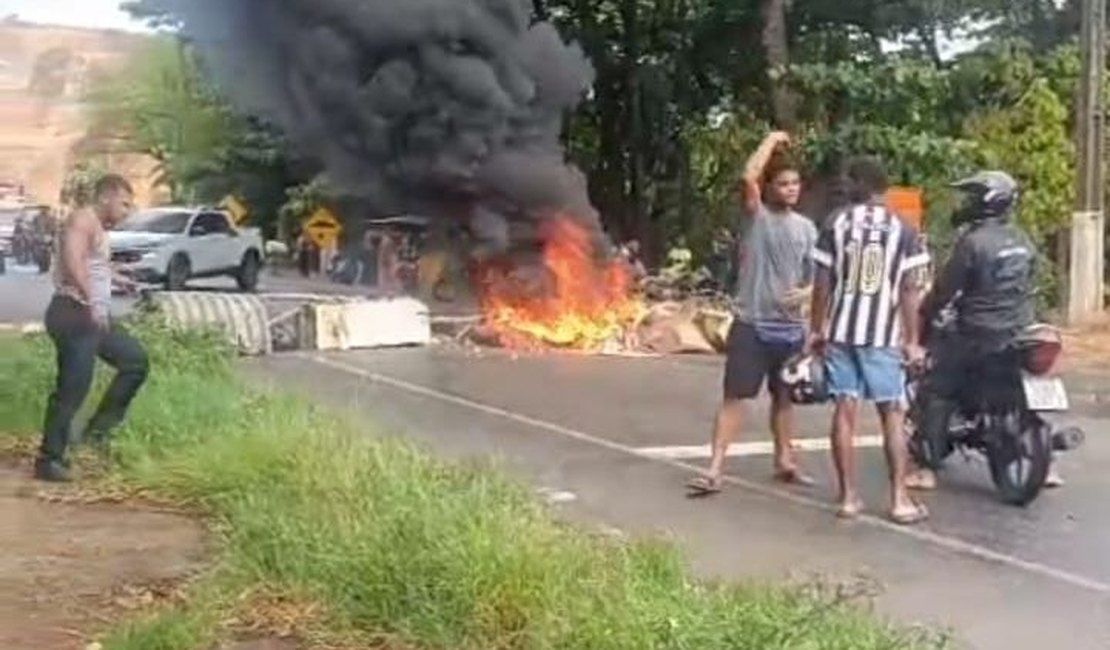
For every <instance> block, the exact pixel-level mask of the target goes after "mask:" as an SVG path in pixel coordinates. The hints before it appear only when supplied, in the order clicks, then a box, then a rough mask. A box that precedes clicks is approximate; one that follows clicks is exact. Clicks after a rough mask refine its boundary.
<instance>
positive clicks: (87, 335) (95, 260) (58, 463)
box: [35, 174, 148, 482]
mask: <svg viewBox="0 0 1110 650" xmlns="http://www.w3.org/2000/svg"><path fill="white" fill-rule="evenodd" d="M131 204H132V191H131V185H130V184H129V183H128V182H127V181H126V180H125V179H124V178H123V177H121V176H117V175H114V174H111V175H108V176H105V177H104V178H102V179H101V180H100V181H99V182H97V184H96V187H95V189H94V193H93V202H92V204H91V205H85V206H81V207H79V208H77V209H76V210H74V212H73V213H72V214H71V215H70V216H69V218H68V219H67V220H66V222H65V223H64V224H62V228H61V232H60V241H59V249H58V264H57V266H56V269H55V274H54V287H55V290H54V298H53V299H52V300H51V301H50V306H49V307H48V308H47V310H46V331H47V333H48V334H49V335H50V339H51V340H52V341H53V342H54V348H55V350H56V353H57V363H58V371H57V373H58V374H57V383H56V385H55V388H54V393H53V394H52V395H51V396H50V401H49V402H48V403H47V407H46V421H45V424H44V426H43V436H42V448H41V450H40V453H39V457H38V460H37V461H36V462H35V476H36V478H39V479H41V480H44V481H53V482H64V481H68V480H69V472H68V465H69V463H68V461H67V460H66V448H67V447H68V445H69V443H70V440H71V438H72V434H71V426H72V423H73V418H74V416H75V415H77V411H78V410H80V408H81V404H82V403H83V402H84V401H85V398H86V397H87V396H88V393H89V388H90V386H91V385H92V380H93V370H94V369H95V366H96V358H97V357H100V358H101V359H102V360H103V361H105V362H106V363H108V364H109V365H110V366H113V367H114V368H115V369H116V376H115V378H114V379H113V380H112V383H111V385H109V386H108V390H107V391H106V392H105V393H104V398H103V400H102V401H101V403H100V406H99V407H98V408H97V410H96V412H95V413H94V414H93V416H92V419H91V420H89V424H88V426H87V427H86V429H85V434H84V436H82V437H83V439H84V441H85V442H88V443H90V444H92V445H94V446H95V447H97V448H98V449H99V450H101V451H102V452H105V451H107V446H108V440H109V434H110V433H111V431H112V429H113V428H115V427H116V426H117V425H118V424H119V423H120V422H122V421H123V418H124V415H125V414H126V412H127V407H128V405H130V403H131V400H132V399H133V398H134V397H135V395H136V393H138V392H139V388H140V387H142V385H143V382H144V381H145V380H146V375H147V368H148V363H147V356H146V352H144V351H143V348H142V346H141V345H140V344H139V342H138V341H136V340H135V339H134V338H132V336H131V335H130V334H128V333H127V332H126V331H124V330H123V328H121V327H120V326H119V325H118V324H116V323H115V322H113V321H112V319H111V315H110V308H111V300H112V283H113V282H116V283H117V284H119V285H122V286H123V287H125V288H126V287H132V288H133V287H134V283H133V282H132V281H131V280H129V279H127V278H124V277H122V276H119V275H117V274H115V273H114V272H113V271H112V267H111V262H110V255H109V251H108V235H107V233H106V230H109V229H111V228H112V227H113V226H115V225H116V224H117V223H119V222H120V221H122V220H123V219H124V218H125V217H126V216H127V215H128V214H129V213H130V211H131Z"/></svg>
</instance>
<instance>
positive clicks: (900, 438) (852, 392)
mask: <svg viewBox="0 0 1110 650" xmlns="http://www.w3.org/2000/svg"><path fill="white" fill-rule="evenodd" d="M847 176H848V182H849V192H850V195H849V198H850V201H851V204H850V205H849V206H848V207H847V208H845V209H842V210H840V211H839V212H837V213H834V214H833V216H832V217H831V218H830V220H829V222H828V223H827V224H826V226H825V227H824V228H823V229H822V231H821V235H820V237H819V239H818V241H817V247H816V249H815V250H814V252H813V260H814V262H815V263H816V265H817V277H816V281H815V284H814V294H813V307H812V310H811V314H810V317H811V326H810V332H811V334H810V342H809V343H808V344H807V353H809V354H814V353H816V354H820V355H823V356H824V361H825V364H826V380H827V382H828V389H829V394H830V395H832V396H833V398H834V399H835V400H836V410H835V413H834V415H833V423H832V433H831V438H832V449H833V460H834V463H835V465H836V474H837V480H838V482H839V487H840V497H839V498H840V509H839V511H838V513H837V514H838V516H840V517H843V518H852V517H855V516H857V515H858V514H859V513H860V511H861V510H862V508H863V502H862V500H861V499H860V496H859V492H858V490H857V488H856V477H855V448H854V446H853V440H852V438H853V437H854V436H855V433H856V420H857V413H858V410H859V402H860V401H861V400H867V401H871V402H874V403H875V404H876V406H877V408H878V411H879V417H880V419H881V421H882V429H883V439H884V449H885V451H886V457H887V464H888V466H889V469H890V490H891V507H890V518H891V520H893V521H894V522H896V523H899V524H913V523H917V522H919V521H922V520H924V519H925V518H926V517H928V512H927V511H926V509H925V507H924V506H922V505H920V504H917V503H915V502H914V501H913V500H912V499H911V498H910V496H909V493H908V491H907V488H906V484H905V480H906V476H907V471H908V465H909V458H908V452H907V448H906V441H905V435H904V431H903V421H904V417H905V411H904V406H903V403H904V400H903V397H904V395H905V373H904V370H903V362H907V363H915V362H917V361H919V360H920V359H921V358H922V357H923V352H922V351H921V348H920V346H919V341H918V331H917V330H918V319H917V311H918V307H919V304H920V300H921V281H920V270H921V269H923V268H924V267H925V266H926V265H927V264H928V263H929V255H928V253H927V252H926V251H925V249H924V248H923V247H922V246H921V238H920V237H919V235H918V233H917V232H916V230H915V229H914V228H913V226H911V225H910V224H908V223H906V222H905V221H903V220H902V219H901V218H899V217H898V215H896V214H894V213H893V212H891V211H889V210H887V208H886V207H885V205H884V201H883V195H884V193H885V192H886V190H887V178H886V173H885V171H884V170H883V167H882V164H881V163H880V162H879V161H878V160H877V159H874V158H870V157H863V158H858V159H855V160H853V161H851V162H850V163H849V165H848V173H847Z"/></svg>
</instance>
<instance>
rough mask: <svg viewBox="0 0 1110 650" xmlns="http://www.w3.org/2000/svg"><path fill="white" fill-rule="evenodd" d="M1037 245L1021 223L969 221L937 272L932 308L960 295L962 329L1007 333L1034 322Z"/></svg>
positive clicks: (971, 334)
mask: <svg viewBox="0 0 1110 650" xmlns="http://www.w3.org/2000/svg"><path fill="white" fill-rule="evenodd" d="M1036 255H1037V252H1036V249H1035V248H1034V247H1033V243H1032V242H1031V241H1030V240H1029V237H1028V236H1026V234H1025V233H1024V232H1022V230H1021V229H1020V228H1018V227H1017V226H1015V225H1013V224H1011V223H1008V222H1003V221H999V220H996V219H988V220H985V221H981V222H977V223H973V224H971V225H970V226H969V227H968V230H967V231H966V232H964V233H963V234H962V235H961V236H960V238H959V239H958V240H957V241H956V245H955V247H954V249H953V251H952V257H951V258H950V259H949V260H948V264H947V265H946V266H945V268H944V270H943V271H942V272H941V274H940V275H939V277H938V278H937V281H936V284H935V285H934V287H933V292H932V296H931V298H930V300H929V308H928V313H929V316H930V318H932V317H934V316H935V315H936V313H937V310H939V309H941V308H943V307H944V306H945V305H947V304H949V303H950V302H952V301H953V299H955V302H954V304H953V306H954V307H955V309H956V321H957V326H958V328H959V330H960V333H961V334H962V335H964V336H969V337H978V336H983V337H990V338H998V337H1003V338H1008V337H1009V336H1012V335H1014V334H1016V333H1017V332H1019V331H1021V330H1022V329H1024V328H1025V327H1028V326H1029V325H1031V324H1032V323H1033V318H1034V303H1033V288H1034V277H1033V274H1034V272H1035V269H1036Z"/></svg>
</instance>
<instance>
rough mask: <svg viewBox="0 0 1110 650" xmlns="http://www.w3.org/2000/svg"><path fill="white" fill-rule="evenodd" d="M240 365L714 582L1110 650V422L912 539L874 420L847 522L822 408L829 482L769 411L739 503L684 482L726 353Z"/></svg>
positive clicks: (13, 312)
mask: <svg viewBox="0 0 1110 650" xmlns="http://www.w3.org/2000/svg"><path fill="white" fill-rule="evenodd" d="M283 282H285V280H282V279H280V278H276V279H275V278H271V279H268V280H267V282H266V286H267V288H268V289H269V290H282V291H288V290H293V287H287V286H285V285H283ZM48 297H49V283H48V281H47V280H46V279H45V278H42V277H39V276H35V275H33V274H23V273H19V272H9V274H8V275H7V276H3V277H0V322H5V321H9V322H10V321H15V320H21V319H26V318H27V317H30V318H39V317H41V316H40V315H41V310H42V308H43V307H44V306H45V301H46V300H48ZM126 306H127V305H126V304H121V308H126ZM28 315H29V316H28ZM245 369H246V371H247V373H248V375H249V376H250V377H252V378H253V379H254V380H255V381H257V382H259V383H260V384H272V385H275V386H279V387H281V388H284V389H292V390H294V391H298V392H302V393H304V394H306V395H309V396H311V397H313V398H314V399H317V400H320V401H324V402H330V403H331V404H333V405H335V406H338V407H340V408H342V409H345V410H347V411H348V412H350V413H351V414H352V415H353V416H354V417H357V418H360V419H362V420H364V421H365V422H366V424H367V428H368V430H371V431H377V432H385V433H394V434H398V435H404V436H407V437H410V438H413V439H415V440H418V441H420V442H421V443H423V444H425V445H427V446H428V447H429V448H430V449H431V450H433V451H434V452H436V453H439V454H443V455H448V456H457V457H474V456H477V457H489V456H494V457H497V458H500V459H501V460H502V461H503V462H504V463H505V464H506V465H507V467H508V468H509V469H510V470H511V471H514V472H516V473H519V474H520V475H521V476H523V477H525V478H526V479H528V480H529V481H531V482H532V483H533V484H534V485H535V486H536V487H537V488H541V489H543V490H544V491H545V494H548V495H550V496H551V498H552V501H553V502H557V504H558V505H556V507H557V508H559V509H560V510H562V511H563V512H565V514H566V515H567V516H569V517H572V518H576V519H582V520H585V521H589V522H593V523H599V524H601V525H604V526H608V527H611V528H615V529H618V530H620V531H623V532H625V533H627V534H631V535H640V534H649V533H652V534H656V533H658V534H663V535H666V536H668V537H670V538H672V539H674V540H676V541H677V542H678V543H680V544H681V545H682V546H683V547H684V548H685V549H686V550H687V552H688V556H689V557H690V559H691V561H692V563H693V564H694V566H695V568H696V569H697V570H698V571H700V572H701V573H703V574H704V575H706V576H711V577H722V578H729V579H736V578H755V579H781V578H784V577H785V578H792V579H809V578H811V577H813V576H823V577H825V578H829V579H833V580H854V579H857V578H859V577H861V576H862V577H866V578H867V579H868V580H872V581H874V583H875V584H876V585H877V587H878V590H879V592H878V595H877V597H876V601H875V603H876V607H877V610H878V611H879V612H880V613H882V614H885V615H888V616H890V617H892V618H894V619H895V620H898V621H900V622H902V623H905V624H925V625H930V626H936V627H941V628H950V629H952V630H953V631H954V634H955V635H956V637H957V639H959V640H960V641H961V642H962V644H966V645H967V646H969V647H973V648H982V649H989V650H993V649H995V648H997V649H1000V650H1001V649H1017V650H1022V649H1025V648H1030V649H1034V648H1037V649H1039V648H1045V647H1052V645H1056V646H1058V647H1062V648H1065V647H1066V648H1069V650H1071V649H1075V650H1086V649H1088V648H1090V649H1092V650H1093V649H1096V648H1098V649H1105V648H1110V552H1108V551H1110V509H1108V508H1107V507H1106V505H1105V500H1104V499H1105V496H1104V495H1106V494H1107V493H1108V491H1110V440H1107V438H1106V436H1105V432H1106V430H1107V427H1108V425H1110V416H1108V415H1107V414H1105V413H1100V412H1099V410H1097V409H1095V410H1089V409H1088V410H1087V411H1086V415H1079V416H1076V417H1075V418H1074V419H1075V420H1076V421H1077V423H1079V424H1080V425H1082V426H1083V427H1084V428H1085V429H1086V430H1087V433H1088V438H1087V445H1086V446H1085V447H1084V448H1083V449H1081V450H1080V451H1078V452H1076V453H1074V454H1071V455H1069V456H1066V457H1065V458H1064V459H1063V461H1062V468H1063V471H1064V473H1065V476H1066V478H1067V479H1068V485H1067V486H1066V487H1065V488H1063V489H1062V490H1058V491H1053V492H1047V493H1045V494H1044V495H1043V496H1042V498H1041V499H1040V500H1038V501H1037V502H1036V503H1034V504H1033V505H1032V506H1031V507H1029V508H1027V509H1024V510H1022V509H1015V508H1011V507H1007V506H1004V505H1002V504H1000V503H998V502H997V501H996V500H995V499H994V495H993V492H992V488H991V486H990V482H989V478H988V476H987V471H986V468H985V467H984V466H983V464H982V463H981V462H978V461H967V462H964V461H962V460H960V459H956V460H955V461H954V462H953V463H952V466H951V467H950V469H949V470H948V472H947V473H946V475H945V476H944V477H943V486H942V489H941V490H940V491H938V492H937V493H935V494H932V495H928V496H926V497H925V499H926V500H927V502H928V504H929V507H930V510H931V512H932V518H931V520H930V521H929V522H928V523H927V524H925V525H923V526H921V527H918V528H914V529H902V528H898V527H896V526H893V525H890V524H887V523H886V522H885V520H884V519H883V518H882V513H883V512H884V510H885V506H886V494H885V467H884V463H883V460H882V456H881V451H880V450H879V449H878V448H876V447H874V446H873V442H872V441H871V440H870V439H869V437H871V436H874V434H876V433H877V431H876V424H875V422H874V418H867V419H865V421H866V428H865V430H864V431H862V432H861V445H860V449H859V450H858V453H859V455H860V474H861V480H862V481H863V484H864V488H865V496H866V499H867V503H868V505H869V507H870V512H871V513H872V516H871V517H867V518H864V519H862V520H860V521H857V522H850V523H849V522H841V521H838V520H836V519H835V518H834V517H833V514H832V506H831V502H832V497H833V488H832V484H833V482H832V479H831V476H830V465H829V459H828V452H827V451H826V450H824V449H822V448H821V445H822V442H823V440H824V438H825V434H826V432H827V428H828V412H827V409H824V408H809V409H804V410H800V411H799V413H798V417H797V430H798V437H799V438H800V439H804V441H803V444H804V445H805V446H808V447H813V448H814V449H813V450H812V451H808V452H803V453H802V459H803V462H804V463H805V466H806V467H807V469H809V470H810V471H811V472H812V473H814V474H815V475H816V476H817V477H818V479H819V482H818V485H817V486H816V487H814V488H812V489H808V490H802V489H787V488H782V487H778V486H775V485H773V484H772V483H771V482H770V481H769V476H770V460H769V456H768V454H767V453H766V452H767V450H766V448H765V447H766V442H767V440H768V432H767V426H766V420H767V414H766V407H765V405H760V406H759V408H758V409H757V410H756V412H755V413H753V414H752V417H751V420H750V422H749V426H748V429H747V435H745V436H744V439H743V440H744V443H746V444H743V445H741V446H738V447H737V448H736V449H737V452H738V453H737V455H736V456H735V457H733V458H732V459H731V460H730V464H729V472H730V476H731V477H732V479H731V483H730V485H729V486H728V489H727V490H726V492H725V493H723V494H721V495H718V496H717V497H714V498H711V499H706V500H700V501H691V500H688V499H687V498H686V497H685V492H684V490H683V489H682V483H683V481H684V480H685V479H686V478H687V477H688V476H690V475H691V473H692V472H693V471H695V470H696V469H697V468H699V467H701V466H702V465H703V464H704V462H705V459H704V456H705V453H704V451H703V450H702V449H701V447H702V445H704V444H705V442H706V439H707V436H708V432H709V427H710V423H711V419H712V413H713V409H714V406H715V401H716V396H717V395H718V394H719V388H718V387H719V380H720V377H719V373H720V363H719V361H718V360H716V359H710V358H704V357H684V358H667V359H635V358H620V357H587V356H569V355H554V354H552V355H546V356H539V357H537V356H523V357H516V356H512V355H508V354H505V353H502V352H500V351H488V352H483V353H481V354H473V353H466V352H464V351H462V350H457V349H453V348H447V347H431V348H424V349H410V350H389V351H363V352H348V353H343V354H334V355H312V354H293V355H282V356H273V357H270V358H267V359H261V360H254V361H251V362H248V363H246V364H245ZM1083 381H1084V385H1085V386H1087V385H1090V384H1091V383H1092V382H1094V383H1095V384H1097V383H1098V381H1100V380H1099V378H1098V377H1091V376H1088V377H1085V378H1084V379H1083ZM1105 385H1106V386H1107V387H1110V379H1108V380H1105Z"/></svg>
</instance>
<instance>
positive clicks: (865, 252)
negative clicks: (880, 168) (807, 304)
mask: <svg viewBox="0 0 1110 650" xmlns="http://www.w3.org/2000/svg"><path fill="white" fill-rule="evenodd" d="M813 261H814V262H815V263H816V264H817V265H819V266H820V267H822V268H825V269H827V270H828V271H829V272H830V273H831V276H832V299H831V300H830V302H829V317H828V319H827V324H828V325H827V326H828V328H829V329H828V332H827V334H828V340H829V341H832V342H834V343H842V344H846V345H855V346H865V347H898V346H900V345H901V344H902V319H901V314H900V313H899V310H898V307H899V298H900V294H901V291H900V288H901V286H902V281H903V279H904V278H905V277H906V274H908V273H911V272H913V271H915V270H917V269H920V268H922V267H924V266H925V265H927V264H928V263H929V254H928V252H927V251H926V250H925V248H924V247H923V246H922V243H921V237H920V236H919V235H918V233H917V231H916V230H915V229H914V228H913V226H911V225H910V224H907V223H906V222H905V221H903V220H902V219H901V218H899V217H898V215H896V214H894V213H892V212H890V211H888V210H887V209H886V208H885V207H884V206H883V205H881V204H875V203H867V204H859V205H853V206H851V207H849V208H847V209H845V210H843V211H841V212H839V213H836V214H834V215H833V216H832V217H831V218H830V221H829V222H828V223H827V224H826V225H825V227H824V228H823V229H822V231H821V233H820V235H819V236H818V238H817V247H816V249H815V250H814V252H813Z"/></svg>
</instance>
